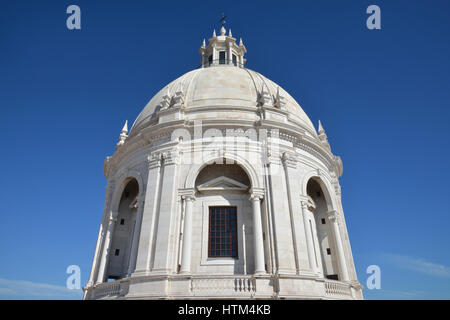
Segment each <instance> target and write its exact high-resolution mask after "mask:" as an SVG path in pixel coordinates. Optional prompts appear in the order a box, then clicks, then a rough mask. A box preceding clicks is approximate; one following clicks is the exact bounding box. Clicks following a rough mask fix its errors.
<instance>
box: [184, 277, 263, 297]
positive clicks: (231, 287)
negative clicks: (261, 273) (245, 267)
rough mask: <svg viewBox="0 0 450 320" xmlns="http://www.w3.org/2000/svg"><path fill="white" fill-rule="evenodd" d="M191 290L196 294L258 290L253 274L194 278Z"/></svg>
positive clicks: (247, 293) (251, 291)
mask: <svg viewBox="0 0 450 320" xmlns="http://www.w3.org/2000/svg"><path fill="white" fill-rule="evenodd" d="M191 290H192V292H193V293H194V295H195V294H203V293H204V294H213V295H214V294H215V293H217V295H220V294H226V293H230V294H236V293H238V294H239V293H241V294H243V295H251V294H253V293H254V292H256V283H255V279H254V278H252V277H251V276H237V277H236V276H231V277H214V278H212V277H211V278H192V279H191Z"/></svg>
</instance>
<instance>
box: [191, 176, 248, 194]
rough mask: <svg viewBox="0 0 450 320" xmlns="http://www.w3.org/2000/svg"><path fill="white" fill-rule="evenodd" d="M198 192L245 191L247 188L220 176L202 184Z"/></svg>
mask: <svg viewBox="0 0 450 320" xmlns="http://www.w3.org/2000/svg"><path fill="white" fill-rule="evenodd" d="M197 189H198V191H247V190H248V186H247V185H245V184H243V183H241V182H239V181H236V180H233V179H231V178H228V177H225V176H220V177H217V178H214V179H212V180H210V181H207V182H205V183H202V184H201V185H199V186H198V187H197Z"/></svg>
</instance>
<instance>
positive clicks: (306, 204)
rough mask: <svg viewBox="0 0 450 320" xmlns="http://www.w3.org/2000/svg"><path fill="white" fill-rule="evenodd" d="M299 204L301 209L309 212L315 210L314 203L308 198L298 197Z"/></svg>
mask: <svg viewBox="0 0 450 320" xmlns="http://www.w3.org/2000/svg"><path fill="white" fill-rule="evenodd" d="M300 202H301V205H302V207H304V208H305V209H308V210H310V211H313V210H314V209H315V208H316V203H315V202H314V200H313V199H312V198H311V197H310V196H304V195H300Z"/></svg>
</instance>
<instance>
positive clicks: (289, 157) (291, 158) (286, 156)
mask: <svg viewBox="0 0 450 320" xmlns="http://www.w3.org/2000/svg"><path fill="white" fill-rule="evenodd" d="M281 162H282V163H283V165H284V166H285V167H288V168H292V169H296V168H297V162H298V160H297V157H296V156H295V154H294V153H291V152H283V154H282V155H281Z"/></svg>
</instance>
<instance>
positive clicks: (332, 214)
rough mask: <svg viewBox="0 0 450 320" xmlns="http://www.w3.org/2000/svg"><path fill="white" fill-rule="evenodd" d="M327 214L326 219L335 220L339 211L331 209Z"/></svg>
mask: <svg viewBox="0 0 450 320" xmlns="http://www.w3.org/2000/svg"><path fill="white" fill-rule="evenodd" d="M327 215H328V219H329V220H330V221H332V222H335V221H336V219H337V217H338V215H339V213H338V212H337V211H336V210H331V211H328V213H327Z"/></svg>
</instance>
